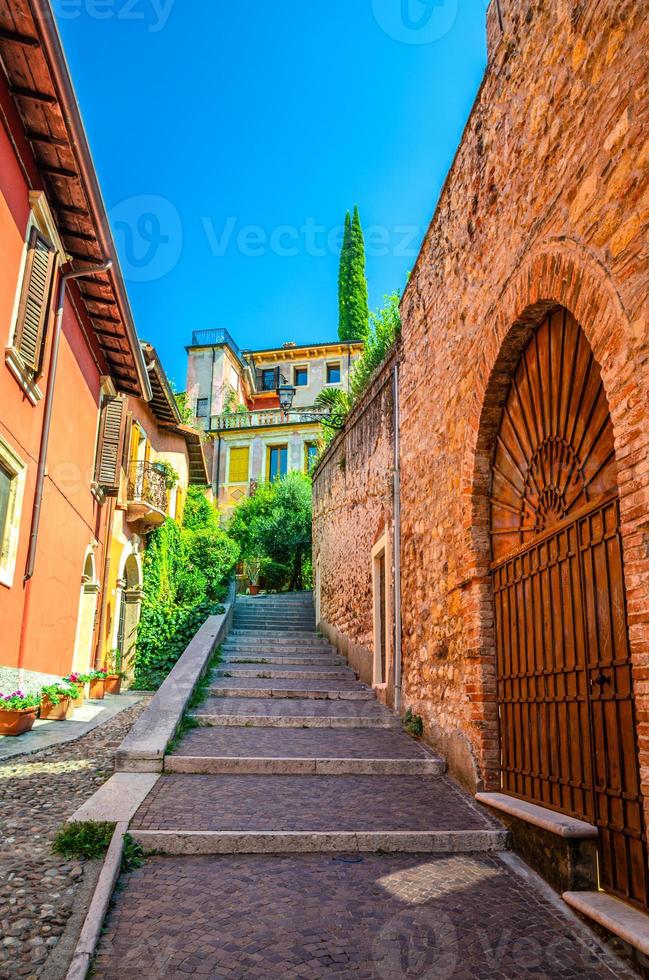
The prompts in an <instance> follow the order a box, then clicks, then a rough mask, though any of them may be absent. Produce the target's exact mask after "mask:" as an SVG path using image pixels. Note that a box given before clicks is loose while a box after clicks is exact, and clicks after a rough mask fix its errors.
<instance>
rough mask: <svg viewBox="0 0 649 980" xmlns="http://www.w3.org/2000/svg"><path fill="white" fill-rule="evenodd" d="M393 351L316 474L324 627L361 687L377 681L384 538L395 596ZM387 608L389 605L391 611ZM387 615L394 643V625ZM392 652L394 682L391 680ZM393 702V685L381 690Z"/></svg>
mask: <svg viewBox="0 0 649 980" xmlns="http://www.w3.org/2000/svg"><path fill="white" fill-rule="evenodd" d="M397 356H398V351H397V350H395V351H394V352H393V354H392V356H391V357H390V358H388V360H387V361H386V363H385V364H384V365H383V367H382V369H381V370H380V371H379V373H378V375H377V376H376V377H375V379H374V381H373V383H372V384H371V385H370V387H369V389H368V391H367V393H366V395H365V397H364V398H363V400H362V402H361V403H360V404H359V405H358V406H357V407H356V408H355V410H354V411H353V412H352V414H351V416H350V418H349V420H348V423H347V425H346V427H345V429H344V431H343V432H342V433H340V435H338V436H337V438H336V439H335V440H334V442H333V443H332V444H331V446H330V447H329V450H328V452H327V454H326V456H325V457H324V459H323V460H322V462H321V463H320V465H319V466H318V468H317V470H316V472H315V473H314V490H313V562H314V570H315V574H316V582H315V588H316V602H317V604H318V608H319V612H320V628H321V629H322V630H323V632H325V633H326V635H328V636H329V638H330V639H331V640H332V642H333V643H335V644H337V646H338V647H339V648H340V650H341V651H342V652H343V654H344V655H345V656H346V657H347V658H348V660H349V662H350V664H351V665H352V666H353V667H354V669H355V670H357V671H358V672H359V674H360V677H361V679H362V680H364V681H365V682H366V683H368V684H371V683H372V682H373V680H374V671H373V666H374V621H373V585H372V549H373V547H374V545H375V544H376V543H377V542H378V541H379V540H380V539H381V538H382V537H383V535H384V534H385V535H386V537H387V540H388V547H387V549H386V558H387V575H388V591H391V590H392V587H393V578H392V562H391V554H392V534H393V474H394V400H393V380H392V378H393V374H392V372H393V367H394V363H395V361H396V359H397ZM388 605H389V604H388ZM388 615H389V634H390V636H389V640H390V641H391V639H392V631H393V620H392V616H391V611H390V609H388ZM391 646H392V644H391V643H389V649H388V671H387V674H388V677H392V674H393V672H392V670H391V666H392V661H391ZM378 694H379V697H381V698H382V699H383V700H385V701H387V702H388V703H392V700H393V683H392V682H391V683H390V684H389V685H388V686H387V687H379V688H378Z"/></svg>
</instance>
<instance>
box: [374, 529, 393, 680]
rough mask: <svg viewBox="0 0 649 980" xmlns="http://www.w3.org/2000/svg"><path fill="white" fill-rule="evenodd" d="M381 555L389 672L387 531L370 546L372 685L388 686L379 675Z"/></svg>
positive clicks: (390, 638)
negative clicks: (383, 567)
mask: <svg viewBox="0 0 649 980" xmlns="http://www.w3.org/2000/svg"><path fill="white" fill-rule="evenodd" d="M381 557H383V559H384V561H385V598H384V601H385V625H386V636H385V669H386V672H387V673H388V674H389V673H390V665H391V663H392V631H391V629H390V623H391V622H392V602H391V592H390V578H391V575H390V569H391V565H390V540H389V537H388V534H387V532H386V533H385V534H383V535H382V537H380V538H379V540H378V541H377V542H376V544H375V545H374V547H373V548H372V625H373V638H374V670H373V685H374V687H381V688H385V687H387V686H388V681H387V677H382V675H381V628H382V623H381V575H380V571H379V569H380V559H381Z"/></svg>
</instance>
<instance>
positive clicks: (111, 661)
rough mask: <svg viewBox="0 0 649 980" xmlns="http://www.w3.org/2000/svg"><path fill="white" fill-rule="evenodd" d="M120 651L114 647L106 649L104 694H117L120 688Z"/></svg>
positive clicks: (121, 676) (121, 675)
mask: <svg viewBox="0 0 649 980" xmlns="http://www.w3.org/2000/svg"><path fill="white" fill-rule="evenodd" d="M123 677H124V675H123V674H122V652H121V650H118V649H117V648H115V649H114V650H109V651H108V659H107V663H106V687H105V690H106V694H119V692H120V691H121V689H122V678H123Z"/></svg>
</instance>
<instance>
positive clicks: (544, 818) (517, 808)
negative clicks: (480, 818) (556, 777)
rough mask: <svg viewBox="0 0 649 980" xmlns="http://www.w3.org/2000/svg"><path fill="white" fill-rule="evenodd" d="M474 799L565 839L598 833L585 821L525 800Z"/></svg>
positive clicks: (493, 795)
mask: <svg viewBox="0 0 649 980" xmlns="http://www.w3.org/2000/svg"><path fill="white" fill-rule="evenodd" d="M475 799H476V800H477V801H478V803H482V804H484V805H485V806H489V807H492V808H493V809H494V810H500V812H501V813H506V814H507V815H508V816H510V817H516V818H517V819H518V820H523V821H524V822H525V823H529V824H533V825H534V826H535V827H540V828H541V829H542V830H547V831H548V832H549V833H551V834H556V835H557V836H558V837H565V838H567V839H582V838H591V837H597V836H598V835H599V831H598V829H597V827H596V826H595V825H594V824H591V823H587V822H586V821H585V820H577V819H576V818H575V817H568V816H566V815H565V814H564V813H557V812H556V811H555V810H549V809H548V808H547V807H544V806H539V805H538V804H536V803H528V802H527V801H526V800H519V799H517V797H515V796H508V795H507V794H506V793H476V794H475Z"/></svg>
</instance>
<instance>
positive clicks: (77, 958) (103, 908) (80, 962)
mask: <svg viewBox="0 0 649 980" xmlns="http://www.w3.org/2000/svg"><path fill="white" fill-rule="evenodd" d="M127 830H128V824H127V823H118V824H117V825H116V827H115V830H114V832H113V836H112V839H111V842H110V847H109V848H108V852H107V854H106V857H105V859H104V865H103V867H102V869H101V872H100V874H99V879H98V881H97V886H96V888H95V893H94V895H93V896H92V901H91V902H90V908H89V909H88V914H87V915H86V918H85V921H84V923H83V927H82V929H81V935H80V936H79V941H78V943H77V946H76V949H75V951H74V956H73V957H72V962H71V963H70V967H69V969H68V972H67V974H66V980H85V978H86V974H87V973H88V968H89V967H90V961H91V959H92V957H93V956H94V952H95V948H96V946H97V943H98V942H99V936H100V934H101V928H102V926H103V924H104V918H105V917H106V912H107V910H108V905H109V902H110V899H111V896H112V894H113V889H114V888H115V883H116V882H117V879H118V877H119V872H120V867H121V864H122V851H123V849H124V834H125V833H126V831H127Z"/></svg>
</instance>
